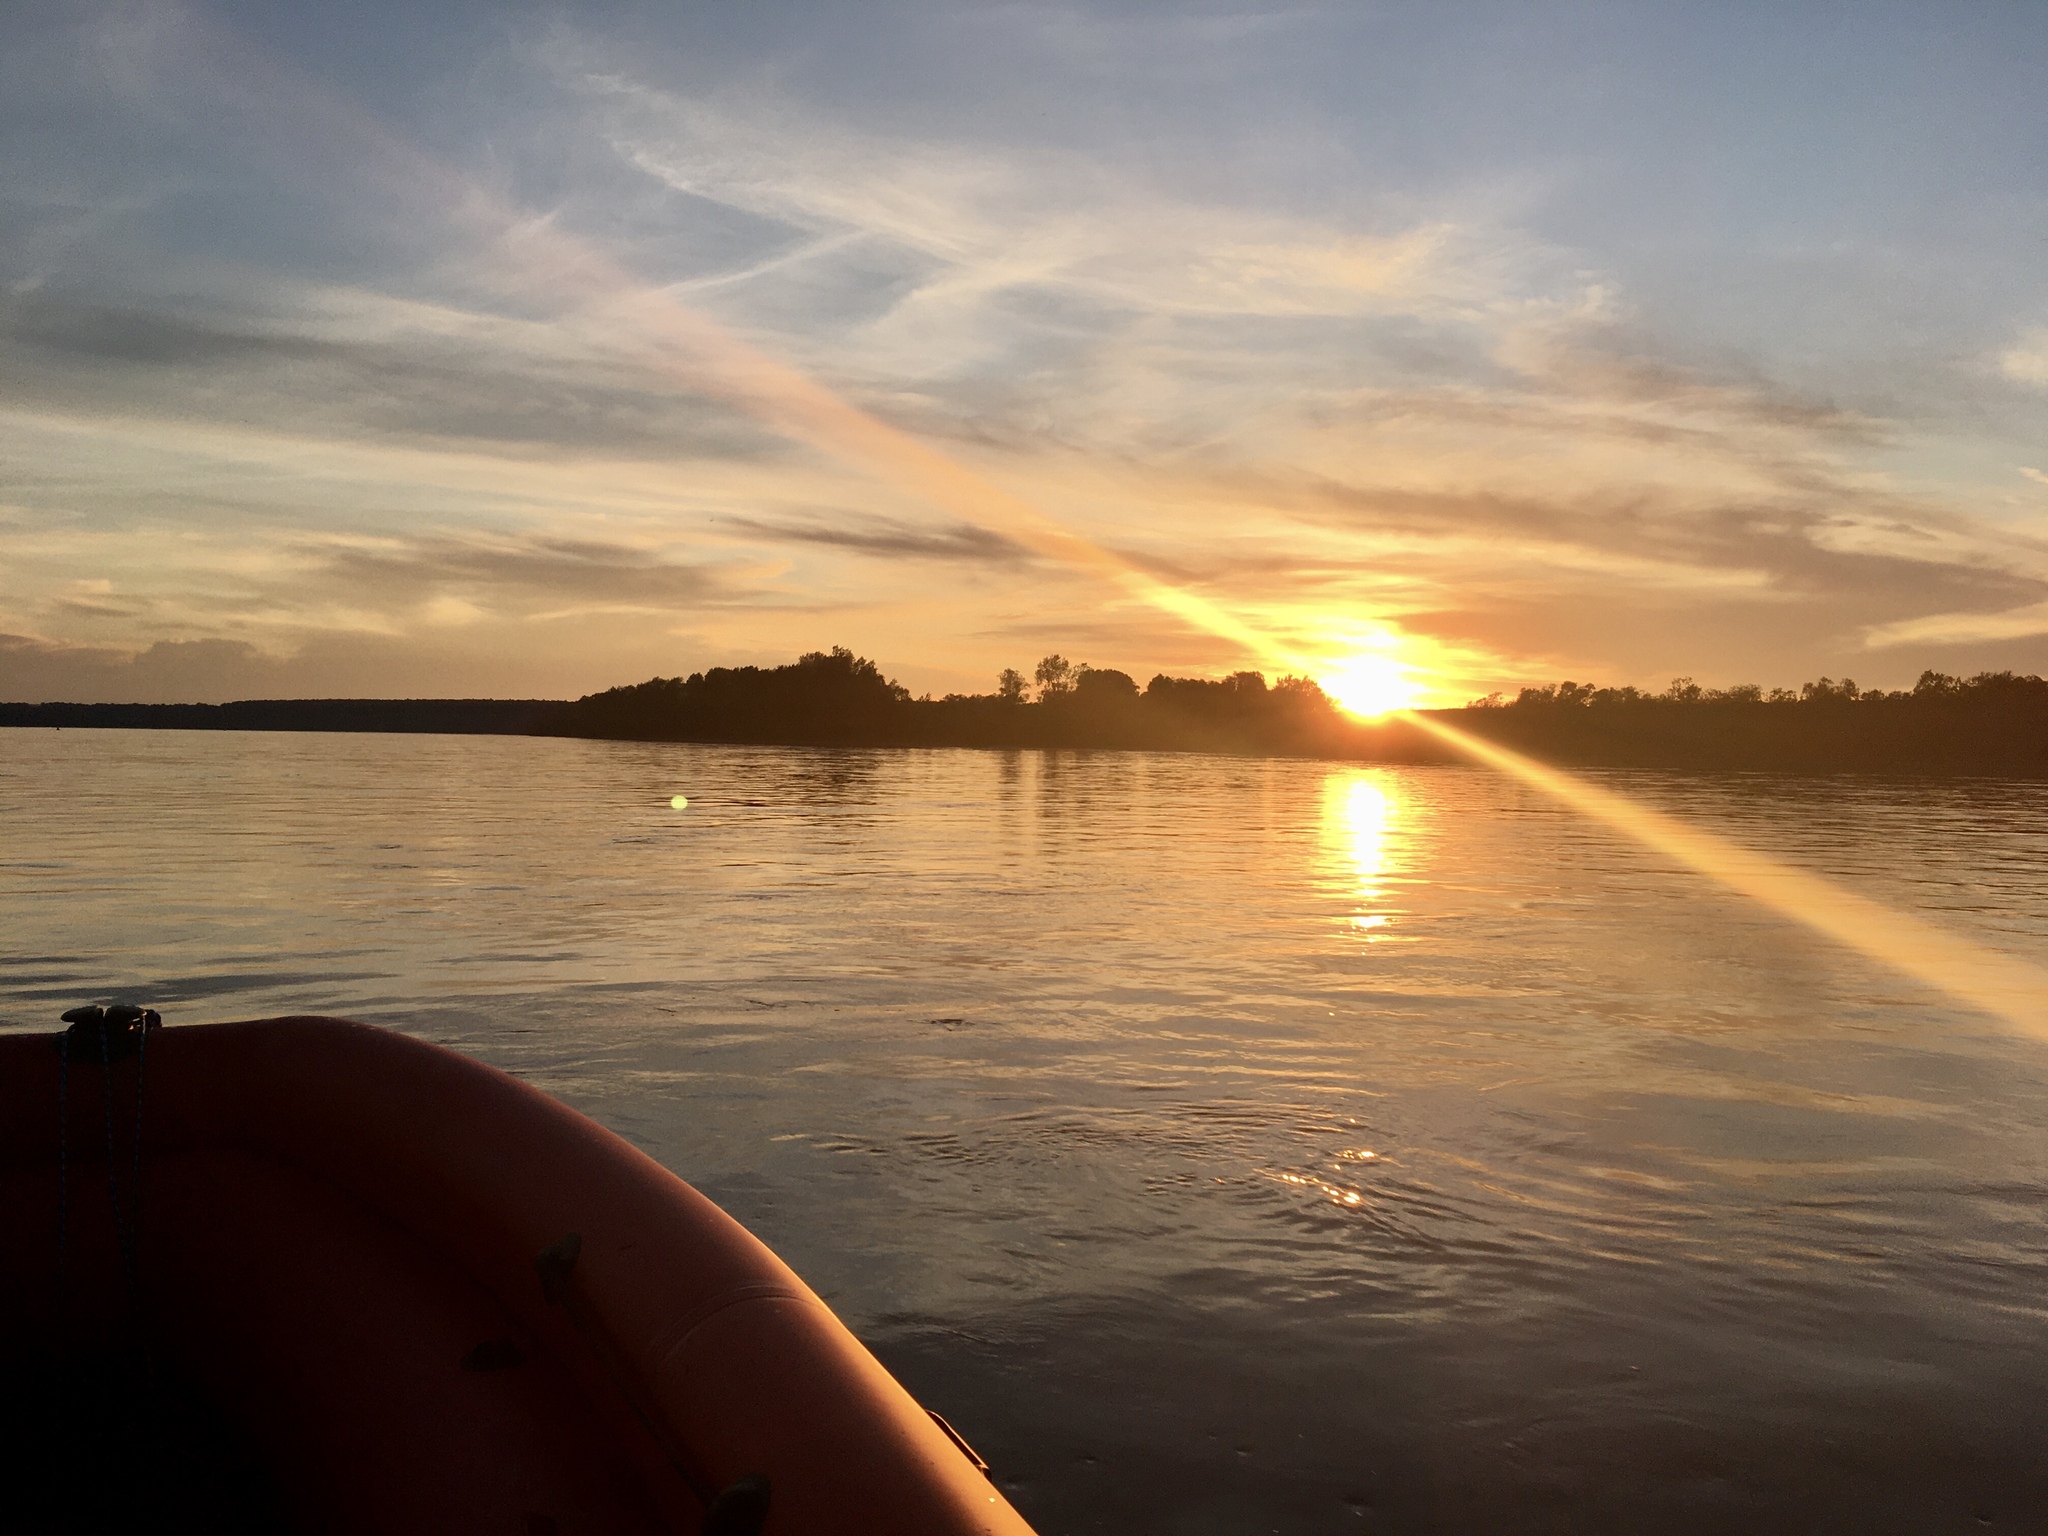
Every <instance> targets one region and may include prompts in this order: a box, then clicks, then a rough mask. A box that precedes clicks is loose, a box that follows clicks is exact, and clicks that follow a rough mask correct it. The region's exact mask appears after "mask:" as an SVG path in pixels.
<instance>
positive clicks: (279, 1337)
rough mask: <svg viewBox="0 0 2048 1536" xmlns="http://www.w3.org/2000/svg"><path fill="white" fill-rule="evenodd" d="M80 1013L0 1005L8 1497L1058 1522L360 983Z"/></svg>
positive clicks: (440, 1524) (326, 1515)
mask: <svg viewBox="0 0 2048 1536" xmlns="http://www.w3.org/2000/svg"><path fill="white" fill-rule="evenodd" d="M67 1017H69V1018H74V1019H75V1020H76V1022H74V1024H73V1026H72V1028H71V1030H70V1031H69V1032H68V1033H67V1034H66V1035H64V1036H61V1037H57V1038H54V1039H53V1038H52V1037H51V1036H48V1035H37V1036H26V1035H17V1036H11V1037H8V1038H5V1039H0V1317H4V1319H5V1322H4V1324H0V1365H4V1366H5V1368H6V1370H7V1372H8V1375H7V1381H8V1382H9V1391H8V1393H7V1399H8V1401H7V1403H6V1404H5V1407H4V1409H0V1457H4V1458H5V1460H6V1463H7V1464H6V1465H5V1466H4V1467H0V1486H4V1490H5V1491H4V1492H0V1503H4V1504H5V1506H6V1508H5V1509H4V1510H0V1528H4V1529H7V1530H41V1529H50V1530H80V1529H92V1528H94V1524H93V1522H94V1520H95V1519H97V1520H100V1521H103V1522H104V1523H105V1524H106V1525H107V1526H109V1527H110V1528H111V1527H119V1526H126V1525H129V1524H130V1522H131V1520H132V1519H133V1517H134V1516H136V1515H137V1514H143V1515H145V1516H146V1517H145V1518H143V1519H141V1520H140V1521H139V1522H136V1523H134V1524H133V1526H132V1528H137V1529H141V1528H147V1529H151V1530H176V1529H181V1528H190V1529H194V1530H197V1529H206V1530H211V1531H219V1530H230V1529H236V1530H264V1531H293V1532H297V1531H314V1532H326V1531H336V1532H339V1531H352V1532H353V1531H361V1532H379V1533H410V1532H422V1533H424V1532H429V1531H431V1532H435V1533H442V1536H446V1533H459V1532H477V1533H485V1532H491V1533H499V1536H583V1533H591V1536H596V1533H613V1532H619V1533H625V1532H634V1533H639V1532H684V1533H694V1532H700V1531H701V1532H703V1533H705V1536H743V1533H748V1532H755V1531H762V1532H766V1533H769V1536H799V1533H803V1536H809V1533H818V1536H825V1533H836V1532H847V1533H854V1532H860V1533H898V1532H900V1533H905V1536H926V1533H929V1536H967V1533H985V1536H1029V1527H1028V1526H1027V1525H1026V1524H1025V1522H1024V1520H1023V1519H1022V1518H1021V1517H1020V1516H1019V1515H1018V1514H1017V1513H1016V1512H1015V1511H1014V1510H1013V1509H1012V1508H1011V1507H1010V1505H1009V1504H1008V1503H1007V1502H1006V1501H1005V1500H1004V1499H1003V1497H1002V1495H1001V1494H1000V1493H999V1492H998V1491H997V1490H996V1488H995V1485H994V1484H993V1483H992V1482H991V1481H990V1479H989V1478H988V1477H987V1476H986V1475H985V1472H986V1469H985V1467H983V1466H981V1465H979V1464H978V1458H974V1457H973V1454H972V1452H971V1451H969V1450H968V1449H967V1447H966V1444H965V1442H964V1441H962V1440H960V1438H959V1437H958V1436H957V1435H955V1434H953V1433H952V1431H951V1430H950V1428H949V1427H947V1426H945V1424H944V1421H943V1420H939V1419H936V1418H935V1416H933V1415H931V1414H929V1413H927V1412H926V1411H925V1410H924V1409H923V1408H921V1407H919V1406H918V1404H917V1403H916V1402H915V1401H914V1400H913V1399H912V1398H911V1396H910V1394H909V1393H908V1392H906V1391H905V1390H904V1389H903V1388H902V1387H901V1386H900V1385H899V1384H898V1383H897V1382H896V1381H895V1379H894V1378H893V1377H891V1376H890V1375H889V1373H888V1372H887V1371H886V1370H884V1369H883V1367H882V1366H881V1364H880V1363H879V1362H878V1361H877V1360H876V1359H875V1358H874V1356H872V1355H871V1354H869V1353H868V1351H867V1350H866V1349H864V1348H863V1347H862V1346H861V1344H860V1343H859V1342H858V1341H857V1340H856V1339H855V1338H854V1337H853V1335H852V1334H851V1333H849V1332H848V1331H847V1329H846V1328H845V1326H844V1325H843V1324H842V1323H841V1322H840V1321H839V1319H838V1318H837V1317H835V1316H834V1315H833V1314H832V1312H831V1310H830V1309H829V1308H828V1307H826V1305H825V1304H824V1303H823V1302H822V1301H820V1300H819V1299H818V1297H817V1296H816V1295H814V1294H813V1293H812V1292H811V1290H810V1289H809V1288H808V1287H807V1286H805V1285H804V1283H803V1282H802V1281H801V1280H799V1279H798V1278H797V1277H796V1275H795V1274H794V1273H792V1272H791V1270H790V1269H789V1268H788V1267H787V1266H786V1265H785V1264H783V1263H782V1261H781V1260H779V1259H777V1258H776V1257H775V1255H774V1254H772V1253H770V1252H769V1251H768V1249H767V1248H766V1247H764V1246H763V1245H762V1244H761V1243H760V1242H759V1241H758V1240H757V1239H755V1238H754V1237H753V1236H752V1235H751V1234H750V1233H748V1232H747V1231H746V1230H745V1229H744V1228H742V1227H741V1226H740V1225H739V1223H738V1222H736V1221H734V1220H733V1219H732V1218H731V1217H729V1216H727V1215H726V1214H725V1213H724V1212H723V1211H721V1210H720V1209H719V1208H718V1207H717V1206H716V1205H714V1204H712V1202H711V1201H709V1200H708V1199H706V1198H705V1197H704V1196H703V1195H701V1194H699V1193H698V1192H697V1191H696V1190H694V1189H692V1188H691V1187H690V1186H689V1185H688V1184H686V1183H684V1182H683V1181H682V1180H681V1179H679V1178H677V1177H675V1175H673V1174H671V1173H669V1172H668V1171H667V1170H665V1169H663V1168H662V1167H661V1166H659V1165H658V1164H657V1163H655V1162H654V1161H653V1160H652V1159H650V1158H648V1157H647V1156H645V1155H644V1154H642V1153H640V1152H639V1151H637V1150H635V1149H634V1148H633V1147H631V1146H629V1145H628V1144H627V1143H626V1142H624V1141H622V1140H621V1139H620V1138H619V1137H617V1136H615V1135H613V1134H612V1133H611V1132H609V1131H607V1130H605V1129H603V1128H602V1127H600V1126H598V1125H596V1124H595V1123H593V1122H592V1121H590V1120H588V1119H586V1118H585V1117H583V1116H582V1115H579V1114H577V1113H575V1112H574V1111H573V1110H570V1109H569V1108H567V1107H566V1106H564V1105H562V1104H559V1103H557V1102H556V1101H555V1100H553V1099H551V1098H549V1097H548V1096H547V1095H546V1094H544V1093H541V1092H539V1091H538V1090H537V1089H534V1088H532V1087H530V1086H528V1085H527V1084H525V1083H522V1082H520V1081H518V1080H517V1079H516V1078H513V1077H510V1076H508V1075H506V1074H505V1073H503V1072H499V1071H496V1070H494V1069H493V1068H490V1067H487V1066H484V1065H482V1064H481V1063H479V1062H476V1061H472V1060H470V1059H469V1058H467V1057H464V1056H461V1055H458V1054H456V1053H455V1052H453V1051H449V1050H445V1049H443V1048H441V1047H438V1046H434V1045H430V1044H427V1043H425V1042H423V1041H419V1040H415V1039H411V1038H408V1037H406V1036H403V1035H399V1034H394V1033H391V1032H389V1031H386V1030H382V1029H375V1028H371V1027H369V1026H367V1025H363V1024H355V1023H349V1022H346V1021H343V1020H338V1019H325V1018H287V1019H270V1020H264V1021H261V1022H255V1023H245V1024H215V1025H199V1026H188V1027H182V1028H177V1029H168V1030H166V1029H158V1028H156V1027H154V1026H155V1019H154V1016H153V1015H149V1016H145V1015H143V1014H142V1012H141V1010H138V1009H126V1010H112V1011H111V1015H110V1014H108V1013H103V1012H102V1011H101V1010H99V1009H87V1010H77V1011H75V1012H74V1014H73V1015H67ZM124 1501H126V1502H124ZM95 1512H96V1513H95Z"/></svg>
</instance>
